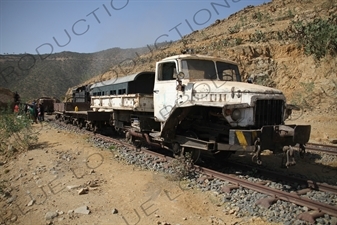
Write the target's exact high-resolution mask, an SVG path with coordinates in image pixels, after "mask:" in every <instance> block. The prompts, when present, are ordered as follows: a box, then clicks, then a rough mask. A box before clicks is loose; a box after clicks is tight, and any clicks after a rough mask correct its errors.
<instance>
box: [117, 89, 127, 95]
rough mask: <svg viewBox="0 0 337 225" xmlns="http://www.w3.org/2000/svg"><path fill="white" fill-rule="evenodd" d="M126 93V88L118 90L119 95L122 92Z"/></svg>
mask: <svg viewBox="0 0 337 225" xmlns="http://www.w3.org/2000/svg"><path fill="white" fill-rule="evenodd" d="M125 93H126V89H119V90H118V94H119V95H122V94H125Z"/></svg>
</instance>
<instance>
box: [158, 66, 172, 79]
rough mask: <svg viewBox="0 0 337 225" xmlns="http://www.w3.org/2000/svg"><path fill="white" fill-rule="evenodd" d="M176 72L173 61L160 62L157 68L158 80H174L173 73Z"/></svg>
mask: <svg viewBox="0 0 337 225" xmlns="http://www.w3.org/2000/svg"><path fill="white" fill-rule="evenodd" d="M176 72H177V69H176V64H175V62H168V63H162V64H161V65H160V68H159V76H158V79H159V80H175V79H176V78H174V77H173V75H174V74H175V73H176Z"/></svg>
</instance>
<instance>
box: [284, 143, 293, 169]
mask: <svg viewBox="0 0 337 225" xmlns="http://www.w3.org/2000/svg"><path fill="white" fill-rule="evenodd" d="M283 152H284V154H285V156H286V160H287V161H286V164H285V166H286V167H287V168H289V167H290V166H294V165H296V161H295V157H294V149H293V148H292V147H291V146H290V145H289V146H284V147H283ZM282 163H283V160H282Z"/></svg>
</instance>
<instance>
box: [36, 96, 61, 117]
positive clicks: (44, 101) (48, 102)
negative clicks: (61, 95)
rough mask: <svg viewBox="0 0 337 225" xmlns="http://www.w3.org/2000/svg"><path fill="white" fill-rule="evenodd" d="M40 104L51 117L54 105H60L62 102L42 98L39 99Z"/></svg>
mask: <svg viewBox="0 0 337 225" xmlns="http://www.w3.org/2000/svg"><path fill="white" fill-rule="evenodd" d="M37 103H38V104H42V105H43V106H44V112H45V113H46V114H48V115H51V114H52V113H53V112H54V103H60V100H58V99H56V98H50V97H41V98H38V99H37Z"/></svg>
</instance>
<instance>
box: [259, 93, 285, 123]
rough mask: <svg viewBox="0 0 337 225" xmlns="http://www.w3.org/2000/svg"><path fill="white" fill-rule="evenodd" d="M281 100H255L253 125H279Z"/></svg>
mask: <svg viewBox="0 0 337 225" xmlns="http://www.w3.org/2000/svg"><path fill="white" fill-rule="evenodd" d="M283 105H284V102H283V100H275V99H267V100H257V101H256V104H255V126H256V127H258V128H260V127H262V126H265V125H279V124H281V123H282V118H283Z"/></svg>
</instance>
